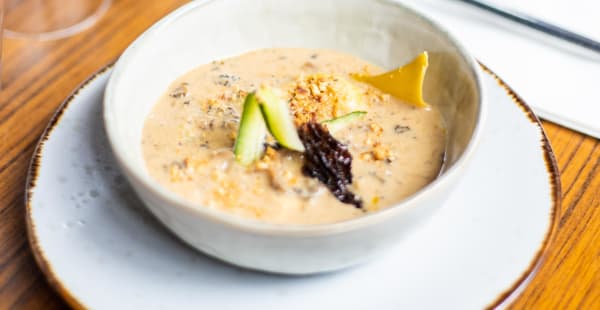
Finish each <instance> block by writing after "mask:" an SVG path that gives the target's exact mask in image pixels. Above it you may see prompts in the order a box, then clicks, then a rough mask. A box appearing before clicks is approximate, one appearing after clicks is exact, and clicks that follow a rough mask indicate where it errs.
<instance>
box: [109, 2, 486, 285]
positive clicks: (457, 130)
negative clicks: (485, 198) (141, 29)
mask: <svg viewBox="0 0 600 310" xmlns="http://www.w3.org/2000/svg"><path fill="white" fill-rule="evenodd" d="M265 47H307V48H330V49H336V50H340V51H344V52H349V53H352V54H354V55H357V56H359V57H361V58H363V59H366V60H368V61H370V62H373V63H375V64H378V65H380V66H382V67H384V68H394V67H397V66H399V65H401V64H403V63H405V62H407V61H408V60H410V59H411V58H412V57H414V56H415V55H417V54H418V53H419V52H421V51H424V50H426V51H429V54H430V68H429V72H428V75H427V79H426V82H425V98H426V100H427V101H428V102H429V103H430V104H434V105H437V106H438V107H439V108H440V109H441V111H442V113H443V115H444V118H445V121H446V124H447V128H448V137H449V139H448V140H449V141H448V146H447V152H448V155H447V162H446V165H445V167H444V171H443V173H442V174H441V176H440V177H439V178H438V179H437V180H435V181H434V182H433V183H431V184H429V185H428V186H427V187H425V188H424V189H422V190H421V191H419V192H418V193H416V194H415V195H413V196H411V197H409V198H408V199H406V200H404V201H402V202H400V203H398V205H396V206H394V207H390V208H388V209H385V210H382V211H379V212H376V213H373V214H369V215H366V216H364V217H362V218H358V219H353V220H350V221H346V222H341V223H335V224H326V225H315V226H281V225H273V224H267V223H261V222H258V221H253V220H249V219H244V218H238V217H235V216H233V215H230V214H226V213H224V212H221V211H218V210H212V209H208V208H202V207H200V206H194V205H192V204H191V203H189V202H187V201H185V200H184V199H183V198H181V197H179V196H177V195H175V194H174V193H172V192H170V191H168V190H167V189H165V188H163V187H162V186H161V185H159V184H158V183H157V182H156V181H155V180H154V179H152V178H151V177H150V175H149V173H148V171H147V170H146V167H145V163H144V159H143V157H142V148H141V135H142V128H143V125H144V119H145V117H146V116H147V114H148V113H149V111H150V110H151V108H152V106H153V105H154V104H155V103H156V101H157V99H158V98H159V96H160V95H161V94H162V93H163V92H164V91H165V90H166V89H167V86H168V85H169V84H170V83H171V81H173V80H174V79H175V78H177V77H179V76H180V75H182V74H184V73H186V72H187V71H189V70H191V69H193V68H195V67H197V66H199V65H202V64H205V63H208V62H210V61H212V60H215V59H221V58H224V57H228V56H233V55H238V54H241V53H244V52H246V51H250V50H254V49H259V48H265ZM484 110H485V105H484V100H483V99H482V89H481V82H480V77H479V69H478V66H477V65H476V63H475V61H474V60H473V58H472V57H471V56H469V54H468V53H467V52H466V51H465V50H464V49H463V48H462V47H461V46H460V44H458V43H457V41H456V40H455V39H453V38H452V37H451V36H450V35H449V34H448V33H447V32H446V31H445V30H443V29H442V28H441V27H440V26H438V25H437V24H435V23H433V22H432V21H430V20H428V19H427V18H425V17H423V16H421V15H420V14H418V13H417V12H415V11H413V10H411V9H408V8H406V7H404V6H403V5H401V4H398V3H395V2H393V1H387V0H368V1H364V0H302V1H297V0H254V1H247V0H215V1H193V2H191V3H189V4H187V5H185V6H183V7H181V8H180V9H178V10H176V11H175V12H173V13H171V14H170V15H168V16H167V17H165V18H163V19H162V20H161V21H159V22H158V23H156V24H155V25H154V26H153V27H152V28H150V29H149V30H148V31H146V32H145V33H144V34H143V35H142V36H140V37H139V38H138V39H137V40H136V41H135V42H134V43H133V44H132V45H131V46H130V47H129V48H128V49H127V50H126V51H125V53H124V54H123V55H122V56H121V58H120V59H119V61H118V62H117V64H116V66H115V70H114V72H113V74H112V76H111V78H110V82H109V84H108V86H107V89H106V93H105V99H104V122H105V127H106V131H107V133H108V138H109V141H110V144H111V147H112V150H113V152H114V155H115V157H116V159H117V161H118V163H119V165H120V166H121V168H122V170H123V172H124V174H125V175H126V177H127V179H128V180H129V182H130V183H131V185H132V186H133V188H134V189H135V191H136V192H137V194H138V195H139V197H140V198H141V199H142V200H143V202H144V203H145V204H146V206H147V207H148V208H149V209H150V211H151V212H152V213H153V214H154V215H155V216H156V217H157V218H158V219H159V220H160V221H161V222H162V223H163V224H164V225H165V226H166V227H168V228H169V229H170V230H171V231H172V232H174V233H175V234H176V235H177V236H179V237H180V238H181V239H183V240H184V241H185V242H187V243H188V244H190V245H191V246H193V247H194V248H196V249H198V250H200V251H202V252H204V253H206V254H208V255H211V256H214V257H216V258H219V259H221V260H224V261H226V262H229V263H232V264H235V265H238V266H243V267H247V268H252V269H257V270H262V271H268V272H275V273H286V274H309V273H317V272H324V271H331V270H336V269H340V268H344V267H347V266H351V265H354V264H356V263H359V262H362V261H365V260H366V259H368V258H370V257H373V256H374V255H376V254H377V253H379V252H381V251H382V250H384V249H385V248H386V247H389V246H390V245H391V244H392V243H394V242H396V241H398V240H399V239H400V238H402V237H405V236H407V235H409V232H410V231H411V230H412V229H414V228H415V227H417V226H418V225H420V224H421V223H422V222H423V220H425V219H427V218H429V217H430V215H431V214H432V213H433V212H434V211H435V210H436V209H438V208H440V207H441V206H442V205H443V201H444V200H445V198H446V197H447V196H448V194H449V192H450V190H451V189H452V187H453V186H454V184H455V183H457V181H458V180H459V178H460V177H461V175H462V173H463V172H464V170H465V168H466V167H467V164H468V162H469V158H470V157H471V154H472V153H473V152H474V150H475V145H476V143H477V141H478V140H479V139H480V137H481V127H482V123H483V119H484V118H483V115H484V114H485V113H484Z"/></svg>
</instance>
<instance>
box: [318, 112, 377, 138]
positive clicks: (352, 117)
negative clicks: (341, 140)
mask: <svg viewBox="0 0 600 310" xmlns="http://www.w3.org/2000/svg"><path fill="white" fill-rule="evenodd" d="M366 114H367V112H365V111H354V112H351V113H348V114H346V115H342V116H340V117H336V118H334V119H330V120H326V121H324V122H323V124H324V125H325V126H327V130H329V132H331V133H334V132H336V131H339V130H341V129H344V128H346V127H347V126H348V125H350V123H352V122H354V121H356V120H358V119H360V118H362V117H363V116H365V115H366Z"/></svg>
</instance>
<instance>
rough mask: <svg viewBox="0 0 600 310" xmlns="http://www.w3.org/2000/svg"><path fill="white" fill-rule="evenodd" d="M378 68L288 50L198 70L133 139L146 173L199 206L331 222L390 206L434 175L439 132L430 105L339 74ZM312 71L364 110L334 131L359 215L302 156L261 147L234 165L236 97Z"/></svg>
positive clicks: (273, 219)
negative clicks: (348, 90)
mask: <svg viewBox="0 0 600 310" xmlns="http://www.w3.org/2000/svg"><path fill="white" fill-rule="evenodd" d="M382 71H383V70H382V69H381V68H378V67H376V66H374V65H371V64H369V63H367V62H365V61H363V60H361V59H358V58H356V57H354V56H351V55H348V54H344V53H340V52H336V51H331V50H312V49H288V48H278V49H264V50H257V51H253V52H250V53H247V54H243V55H241V56H238V57H234V58H230V59H225V60H223V61H215V62H212V63H210V64H207V65H203V66H200V67H198V68H196V69H194V70H193V71H191V72H189V73H187V74H185V75H184V76H182V77H180V78H178V79H177V80H176V81H174V82H173V83H172V85H171V86H170V87H169V89H168V90H167V92H166V93H165V94H164V95H163V96H162V97H161V98H160V99H159V100H158V102H157V103H156V106H155V107H154V108H153V110H152V111H151V113H150V114H149V115H148V117H147V120H146V123H145V126H144V130H143V137H142V148H143V154H144V158H145V161H146V166H147V169H148V171H149V172H150V174H151V176H152V177H154V178H155V179H156V180H157V181H158V182H159V183H160V184H162V185H163V186H165V187H166V188H168V189H170V190H171V191H173V192H175V193H177V194H178V195H180V196H182V197H184V198H185V199H187V200H189V201H191V202H193V203H194V204H195V205H197V206H198V208H213V209H218V210H222V211H224V212H228V213H232V214H236V215H239V216H242V217H246V218H252V219H257V220H260V221H264V222H270V223H277V224H323V223H333V222H339V221H344V220H348V219H352V218H356V217H360V216H364V215H365V214H367V213H369V212H374V211H377V210H380V209H382V208H386V207H390V206H393V205H394V204H396V203H398V202H400V201H401V200H402V199H404V198H406V197H407V196H410V195H411V194H413V193H415V192H416V191H418V190H419V189H421V188H422V187H424V186H425V185H427V184H428V183H430V182H431V181H432V180H433V179H435V178H436V177H437V175H438V173H439V171H440V168H441V165H442V162H443V155H444V151H445V149H444V146H445V129H444V127H443V122H442V118H441V115H440V113H439V112H438V111H437V109H436V108H435V107H428V108H426V109H423V108H415V107H413V106H411V105H408V104H406V103H403V102H400V101H398V100H396V99H394V98H390V97H389V96H388V95H386V94H382V93H380V92H379V91H377V90H375V89H373V88H371V87H369V86H367V85H365V84H362V83H358V82H355V81H352V80H351V79H350V78H349V77H348V75H349V74H350V73H356V72H368V73H372V74H376V73H380V72H382ZM314 74H326V75H335V76H336V77H339V78H340V80H343V81H344V82H347V83H349V84H348V85H351V87H352V88H353V89H355V90H356V91H355V92H356V94H358V95H357V96H355V99H356V100H358V101H360V102H358V104H359V105H360V110H364V111H367V112H368V113H367V114H366V115H365V116H364V117H363V118H361V119H358V120H355V121H353V122H352V123H351V124H350V125H349V126H348V127H346V128H343V129H341V130H339V131H337V132H334V133H333V135H334V137H336V139H338V140H339V141H341V142H343V143H346V144H347V145H349V149H350V152H351V153H352V156H353V162H352V172H353V175H354V182H353V184H352V186H351V188H352V191H353V192H354V193H356V194H357V195H358V196H359V197H361V198H362V200H363V202H364V210H361V209H357V208H355V207H354V206H352V205H349V204H344V203H341V202H339V201H338V200H337V199H336V198H335V197H334V196H333V195H332V194H331V193H330V192H329V191H328V189H327V188H326V187H325V186H323V185H322V184H321V183H319V182H318V180H316V179H312V178H309V177H306V176H304V175H303V174H302V171H301V167H302V162H303V158H302V155H301V154H298V153H295V152H292V151H286V150H274V149H268V151H267V152H266V158H263V159H262V160H260V161H258V162H257V163H255V164H253V165H251V166H248V167H245V166H242V165H240V164H238V163H237V162H236V161H235V158H234V155H233V152H232V150H233V145H234V143H235V137H236V134H237V130H238V125H239V119H240V113H241V110H242V104H243V100H244V98H245V95H246V94H247V93H248V92H250V91H253V90H255V89H256V88H257V87H258V86H259V85H261V84H262V83H267V84H269V85H271V86H273V87H277V88H280V89H282V90H284V94H291V93H293V89H295V88H296V87H298V85H299V84H298V83H299V82H298V81H302V80H303V79H304V77H306V76H311V75H314ZM316 91H318V90H316ZM323 100H324V102H325V104H326V103H327V100H328V97H326V98H325V99H323ZM332 113H334V112H332ZM334 116H337V115H334Z"/></svg>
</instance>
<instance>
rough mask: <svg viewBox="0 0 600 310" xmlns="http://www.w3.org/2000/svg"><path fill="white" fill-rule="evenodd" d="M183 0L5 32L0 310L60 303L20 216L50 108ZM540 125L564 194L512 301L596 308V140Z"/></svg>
mask: <svg viewBox="0 0 600 310" xmlns="http://www.w3.org/2000/svg"><path fill="white" fill-rule="evenodd" d="M0 1H2V0H0ZM185 2H187V1H184V0H160V1H139V0H114V3H113V5H112V7H111V9H110V10H109V11H108V13H107V14H106V15H105V16H104V17H103V18H102V19H101V20H100V22H99V23H98V24H96V25H95V26H94V27H92V28H90V29H89V30H87V31H85V32H83V33H81V34H78V35H76V36H73V37H70V38H68V39H63V40H59V41H51V42H43V43H40V42H32V41H26V40H12V39H5V41H4V46H3V59H2V63H3V68H2V87H3V89H2V90H1V91H0V309H62V308H66V307H67V305H66V304H65V303H64V302H63V301H62V299H61V298H60V296H58V295H57V294H56V293H55V292H54V291H53V290H52V288H51V287H50V286H49V285H48V284H47V282H46V281H45V279H44V276H43V275H42V273H41V272H40V270H39V269H38V267H37V266H36V264H35V261H34V259H33V256H32V253H31V250H30V249H29V246H28V243H27V236H26V229H25V220H24V216H25V213H24V210H25V205H24V189H25V178H26V175H27V169H28V166H29V163H30V160H31V155H32V152H33V150H34V148H35V146H36V143H37V141H38V138H39V137H40V135H41V133H42V131H43V130H44V128H45V126H46V125H47V123H48V120H49V119H50V117H51V116H52V113H53V112H54V111H55V110H56V108H57V107H58V106H59V105H60V103H61V102H62V101H63V100H64V99H65V98H66V97H67V96H68V95H69V94H70V93H71V92H72V91H73V90H74V89H75V88H76V87H77V85H78V84H80V83H81V82H82V81H83V80H84V79H85V78H87V77H88V76H89V75H90V74H92V73H94V72H95V71H97V70H98V69H100V68H101V67H103V66H104V65H106V64H108V63H111V62H113V61H114V60H115V59H116V57H118V56H119V54H120V53H121V52H122V51H123V50H124V49H125V48H126V47H127V45H128V44H129V43H130V42H131V41H132V40H133V39H135V38H136V37H137V36H138V35H139V34H140V33H141V32H143V31H144V30H145V29H146V28H148V27H149V26H150V25H151V24H152V23H154V22H155V21H157V20H158V19H159V18H161V17H162V16H164V15H165V14H167V13H169V12H170V11H172V10H173V9H175V8H176V7H178V6H180V5H181V4H183V3H185ZM64 9H66V10H68V8H64ZM509 82H510V81H509ZM525 100H527V98H525ZM565 104H568V103H567V102H566V103H565ZM590 104H592V101H590ZM599 121H600V117H599ZM544 128H545V130H546V132H547V134H548V137H549V139H550V141H551V143H552V146H553V148H554V151H555V154H556V158H557V160H558V165H559V169H560V172H561V174H562V176H561V181H562V188H563V202H562V206H561V207H560V210H559V212H558V223H557V225H558V227H557V230H556V233H555V234H554V236H552V240H551V243H550V246H549V249H548V251H547V252H546V253H544V258H543V259H544V261H543V263H542V264H541V266H540V267H539V270H537V273H536V274H535V276H534V277H533V279H532V280H531V282H530V283H529V284H528V285H527V286H526V287H525V288H524V290H523V291H522V293H521V294H520V295H519V296H518V297H517V298H516V299H515V301H514V303H513V304H512V307H513V308H515V309H600V142H599V140H597V139H594V138H590V137H587V136H584V135H581V134H579V133H576V132H573V131H571V130H569V129H566V128H563V127H561V126H558V125H555V124H552V123H547V122H545V123H544Z"/></svg>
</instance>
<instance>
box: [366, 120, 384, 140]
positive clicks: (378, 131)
mask: <svg viewBox="0 0 600 310" xmlns="http://www.w3.org/2000/svg"><path fill="white" fill-rule="evenodd" d="M369 128H370V129H371V131H372V132H374V133H375V134H376V135H377V136H378V137H379V136H381V135H382V134H383V128H381V126H379V125H377V124H375V123H371V124H370V125H369Z"/></svg>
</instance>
